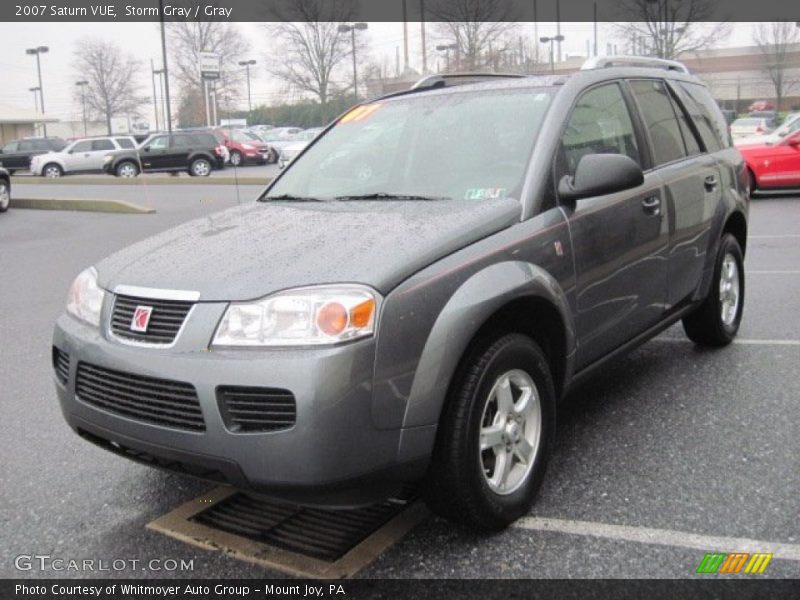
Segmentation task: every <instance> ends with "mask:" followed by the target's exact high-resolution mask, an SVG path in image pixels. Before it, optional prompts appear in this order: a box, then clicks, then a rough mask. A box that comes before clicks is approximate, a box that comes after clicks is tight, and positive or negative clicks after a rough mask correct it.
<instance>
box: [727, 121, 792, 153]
mask: <svg viewBox="0 0 800 600" xmlns="http://www.w3.org/2000/svg"><path fill="white" fill-rule="evenodd" d="M798 129H800V113H789V114H788V115H787V116H786V120H785V121H784V122H783V125H781V126H780V127H778V128H777V129H776V130H775V131H773V132H772V133H768V134H766V135H753V136H747V137H741V138H738V139H734V141H733V143H734V145H736V146H753V145H756V144H777V143H778V142H780V141H781V140H782V139H783V138H785V137H786V136H787V135H789V134H790V133H794V132H795V131H797V130H798Z"/></svg>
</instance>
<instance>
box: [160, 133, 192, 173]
mask: <svg viewBox="0 0 800 600" xmlns="http://www.w3.org/2000/svg"><path fill="white" fill-rule="evenodd" d="M194 150H195V143H194V136H193V135H188V134H176V135H173V136H172V141H171V143H170V147H169V159H168V160H167V164H168V166H170V167H187V166H188V165H189V155H190V154H192V153H193V152H194Z"/></svg>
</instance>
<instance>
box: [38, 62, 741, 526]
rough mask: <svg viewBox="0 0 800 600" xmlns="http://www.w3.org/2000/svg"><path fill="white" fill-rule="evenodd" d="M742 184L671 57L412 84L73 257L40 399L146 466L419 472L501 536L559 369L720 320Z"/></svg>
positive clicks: (311, 482) (442, 499) (252, 472)
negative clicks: (126, 241) (261, 183)
mask: <svg viewBox="0 0 800 600" xmlns="http://www.w3.org/2000/svg"><path fill="white" fill-rule="evenodd" d="M631 62H633V64H627V63H631ZM619 63H624V64H619ZM479 79H483V80H479ZM748 203H749V189H748V179H747V174H746V170H745V166H744V163H743V161H742V158H741V156H740V155H739V153H738V152H737V151H736V150H735V149H734V148H733V147H732V145H731V141H730V137H729V134H728V132H727V127H726V124H725V120H724V118H723V116H722V115H721V114H720V111H719V109H718V108H717V106H716V105H715V103H714V101H713V100H712V99H711V96H710V94H709V92H708V90H707V89H706V87H705V86H704V85H703V84H702V83H701V82H699V81H698V80H697V79H695V78H694V77H693V76H691V75H690V74H688V73H687V72H685V69H683V68H682V66H681V65H680V64H678V63H672V62H665V61H656V60H652V59H640V60H634V61H631V60H630V59H627V60H612V59H602V60H594V61H592V62H591V63H590V64H587V65H586V68H584V69H583V70H581V71H580V72H579V73H577V74H575V75H572V76H570V77H568V78H558V77H484V78H472V79H470V78H467V77H451V76H444V77H434V78H431V79H428V80H427V81H424V82H421V84H420V85H418V86H417V87H416V88H415V89H412V90H409V91H407V92H401V93H397V94H394V95H390V96H386V97H383V98H380V99H378V100H374V101H370V102H366V103H364V104H362V105H360V106H358V107H356V108H354V109H353V110H351V111H349V112H348V113H346V114H345V115H343V116H342V117H340V118H339V119H337V121H336V122H335V123H334V124H332V125H331V126H330V127H329V128H328V129H327V130H326V131H325V132H324V133H323V134H321V135H320V136H319V137H318V138H316V139H315V140H314V141H313V142H312V143H311V144H310V145H309V146H308V147H306V148H305V149H304V150H303V151H302V153H301V154H300V155H299V156H298V157H297V158H296V159H295V160H294V161H293V162H292V163H291V164H290V165H289V166H288V168H287V169H286V171H285V172H283V173H282V174H281V175H280V176H279V177H278V178H277V179H276V180H275V181H274V182H273V183H271V184H270V185H269V186H268V187H267V189H266V190H265V191H264V192H263V194H262V195H261V196H260V198H259V199H258V201H257V202H252V203H249V204H247V205H245V206H242V207H236V208H233V209H229V210H227V211H223V212H221V213H217V214H214V215H212V216H210V217H207V218H203V219H201V220H197V221H193V222H189V223H186V224H183V225H181V226H179V227H177V228H175V229H172V230H169V231H166V232H164V233H161V234H159V235H156V236H155V237H152V238H150V239H146V240H144V241H141V242H139V243H137V244H134V245H133V246H130V247H128V248H126V249H123V250H121V251H119V252H117V253H116V254H113V255H112V256H110V257H108V258H106V259H105V260H102V261H101V262H99V263H98V264H97V265H96V266H94V267H91V268H88V269H87V270H85V271H84V272H82V273H81V274H80V275H78V277H77V278H76V279H75V282H74V283H73V284H72V287H71V289H70V291H69V297H68V304H67V310H66V313H65V314H64V315H63V316H61V317H60V318H59V319H58V322H57V324H56V327H55V333H54V338H53V364H54V370H55V379H56V388H57V391H58V396H59V399H60V402H61V407H62V409H63V413H64V416H65V418H66V420H67V422H68V423H69V425H70V426H71V427H72V428H73V429H74V430H75V431H77V432H78V433H79V434H80V435H82V436H84V437H85V438H86V439H88V440H90V441H92V442H94V443H96V444H99V445H101V446H103V447H105V448H107V449H108V450H111V451H113V452H116V453H118V454H122V455H125V456H128V457H130V458H132V459H135V460H139V461H144V462H147V463H150V464H153V465H155V466H160V467H164V468H168V469H172V470H177V471H181V472H185V473H190V474H193V475H196V476H199V477H202V478H206V479H210V480H217V481H223V482H226V483H228V484H231V485H234V486H237V487H241V488H246V489H251V490H258V491H259V492H261V493H264V494H267V495H270V496H273V497H276V498H282V499H286V500H289V501H294V502H301V503H314V504H322V505H337V506H338V505H343V506H344V505H357V504H362V503H366V502H370V501H372V500H375V499H380V498H382V497H384V496H385V495H387V494H390V493H391V492H392V491H394V489H395V488H396V487H397V486H399V485H400V484H402V483H404V482H410V481H420V482H421V483H422V489H423V493H424V495H425V498H426V500H427V501H428V502H429V504H430V505H431V506H432V507H433V508H434V509H435V510H436V511H437V512H439V513H440V514H442V515H445V516H447V517H449V518H451V519H453V520H456V521H459V522H462V523H466V524H468V525H470V526H472V527H475V528H478V529H483V530H495V529H498V528H502V527H504V526H506V525H508V524H509V523H510V522H512V521H513V520H514V519H516V518H518V517H519V516H521V515H523V514H525V513H526V512H527V511H528V510H529V509H530V506H531V504H532V503H533V501H534V497H535V494H536V491H537V489H538V488H539V487H540V485H541V483H542V480H543V477H544V473H545V466H546V464H547V460H548V455H549V454H550V452H551V449H552V447H553V443H554V434H555V422H556V414H557V407H558V400H559V399H560V398H561V397H563V396H564V394H565V393H566V392H567V391H568V390H569V389H570V388H571V387H573V386H574V385H575V384H576V383H577V382H579V381H581V380H583V379H584V378H586V377H588V376H589V375H591V374H592V373H593V372H595V371H596V370H597V369H598V368H599V367H601V366H602V365H604V364H606V361H608V360H610V359H612V358H613V357H615V356H617V355H618V354H620V353H621V352H624V351H626V350H628V349H630V348H632V347H634V346H635V345H637V344H639V343H642V342H644V341H646V340H647V339H649V338H650V337H652V336H654V335H656V334H657V333H659V332H660V331H662V330H663V329H664V328H666V327H667V326H669V325H671V324H672V323H675V322H676V321H679V320H682V321H683V325H684V329H685V331H686V333H687V334H688V336H689V337H690V338H691V339H692V340H694V341H695V342H696V343H698V344H704V345H711V346H723V345H725V344H727V343H729V342H730V341H731V340H732V339H733V337H734V336H735V335H736V332H737V330H738V327H739V323H740V320H741V317H742V310H743V306H744V268H743V257H744V252H745V246H746V239H747V214H748ZM587 451H589V450H588V449H587Z"/></svg>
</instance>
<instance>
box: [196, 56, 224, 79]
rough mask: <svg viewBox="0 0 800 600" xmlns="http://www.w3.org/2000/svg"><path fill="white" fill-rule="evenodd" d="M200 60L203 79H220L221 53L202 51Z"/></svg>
mask: <svg viewBox="0 0 800 600" xmlns="http://www.w3.org/2000/svg"><path fill="white" fill-rule="evenodd" d="M198 62H199V63H200V64H199V67H200V77H202V78H203V79H219V63H220V57H219V54H217V53H216V52H200V53H199V55H198Z"/></svg>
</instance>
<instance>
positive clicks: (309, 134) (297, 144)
mask: <svg viewBox="0 0 800 600" xmlns="http://www.w3.org/2000/svg"><path fill="white" fill-rule="evenodd" d="M322 129H323V128H322V127H313V128H311V129H306V130H305V131H301V132H300V133H297V134H295V135H294V136H293V137H292V140H293V141H292V142H291V143H289V144H286V145H285V146H283V147H282V148H281V154H280V157H279V158H278V167H279V168H281V169H283V168H284V167H285V166H286V165H288V164H289V163H290V162H292V161H293V160H294V157H295V156H297V155H298V154H300V152H301V151H302V150H303V148H305V147H306V146H308V145H309V144H310V143H311V140H313V139H314V138H315V137H317V135H319V132H320V131H322Z"/></svg>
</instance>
